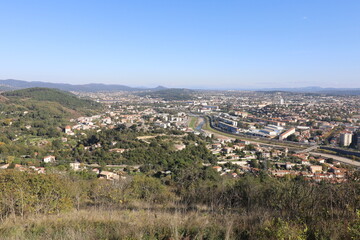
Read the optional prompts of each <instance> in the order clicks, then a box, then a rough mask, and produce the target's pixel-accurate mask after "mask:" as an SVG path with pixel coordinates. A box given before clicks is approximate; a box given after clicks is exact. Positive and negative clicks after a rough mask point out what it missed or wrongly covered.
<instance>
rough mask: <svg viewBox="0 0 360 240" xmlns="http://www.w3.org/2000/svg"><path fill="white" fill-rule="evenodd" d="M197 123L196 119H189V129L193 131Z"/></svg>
mask: <svg viewBox="0 0 360 240" xmlns="http://www.w3.org/2000/svg"><path fill="white" fill-rule="evenodd" d="M197 121H198V118H197V117H191V119H190V121H189V128H191V129H194V130H195V128H196V123H197Z"/></svg>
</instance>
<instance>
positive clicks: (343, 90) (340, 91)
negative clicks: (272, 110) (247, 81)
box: [259, 86, 360, 95]
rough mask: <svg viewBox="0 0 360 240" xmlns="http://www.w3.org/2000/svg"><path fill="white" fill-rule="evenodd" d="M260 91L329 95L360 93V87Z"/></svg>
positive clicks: (265, 89) (269, 89)
mask: <svg viewBox="0 0 360 240" xmlns="http://www.w3.org/2000/svg"><path fill="white" fill-rule="evenodd" d="M259 91H283V92H296V93H317V94H329V95H360V88H322V87H318V86H311V87H300V88H264V89H259Z"/></svg>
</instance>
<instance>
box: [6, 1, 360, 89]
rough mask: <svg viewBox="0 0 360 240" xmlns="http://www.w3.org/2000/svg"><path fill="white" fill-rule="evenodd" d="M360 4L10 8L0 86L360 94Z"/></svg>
mask: <svg viewBox="0 0 360 240" xmlns="http://www.w3.org/2000/svg"><path fill="white" fill-rule="evenodd" d="M359 13H360V1H358V0H354V1H346V0H343V1H331V0H326V1H325V0H304V1H297V0H262V1H260V0H253V1H245V0H244V1H227V0H222V1H220V0H218V1H211V0H163V1H157V0H143V1H138V0H129V1H121V0H118V1H107V0H103V1H91V0H87V1H82V0H77V1H67V0H62V1H36V0H34V1H29V0H24V1H18V0H11V1H0V33H1V35H0V79H8V78H11V79H21V80H28V81H48V82H64V83H79V84H82V83H95V82H96V83H116V84H125V85H129V86H157V85H164V86H168V87H193V88H199V87H201V88H222V89H223V88H268V87H302V86H322V87H360V14H359Z"/></svg>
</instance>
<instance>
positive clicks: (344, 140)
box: [340, 132, 352, 147]
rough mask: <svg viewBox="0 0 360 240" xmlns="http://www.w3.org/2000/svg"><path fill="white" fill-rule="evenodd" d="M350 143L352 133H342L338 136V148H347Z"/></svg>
mask: <svg viewBox="0 0 360 240" xmlns="http://www.w3.org/2000/svg"><path fill="white" fill-rule="evenodd" d="M351 142H352V133H351V132H343V133H341V134H340V146H342V147H347V146H349V145H350V144H351Z"/></svg>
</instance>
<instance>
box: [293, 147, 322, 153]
mask: <svg viewBox="0 0 360 240" xmlns="http://www.w3.org/2000/svg"><path fill="white" fill-rule="evenodd" d="M317 148H319V145H314V146H311V147H308V148H306V149H303V150H299V151H296V153H308V152H311V151H313V150H315V149H317Z"/></svg>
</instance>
